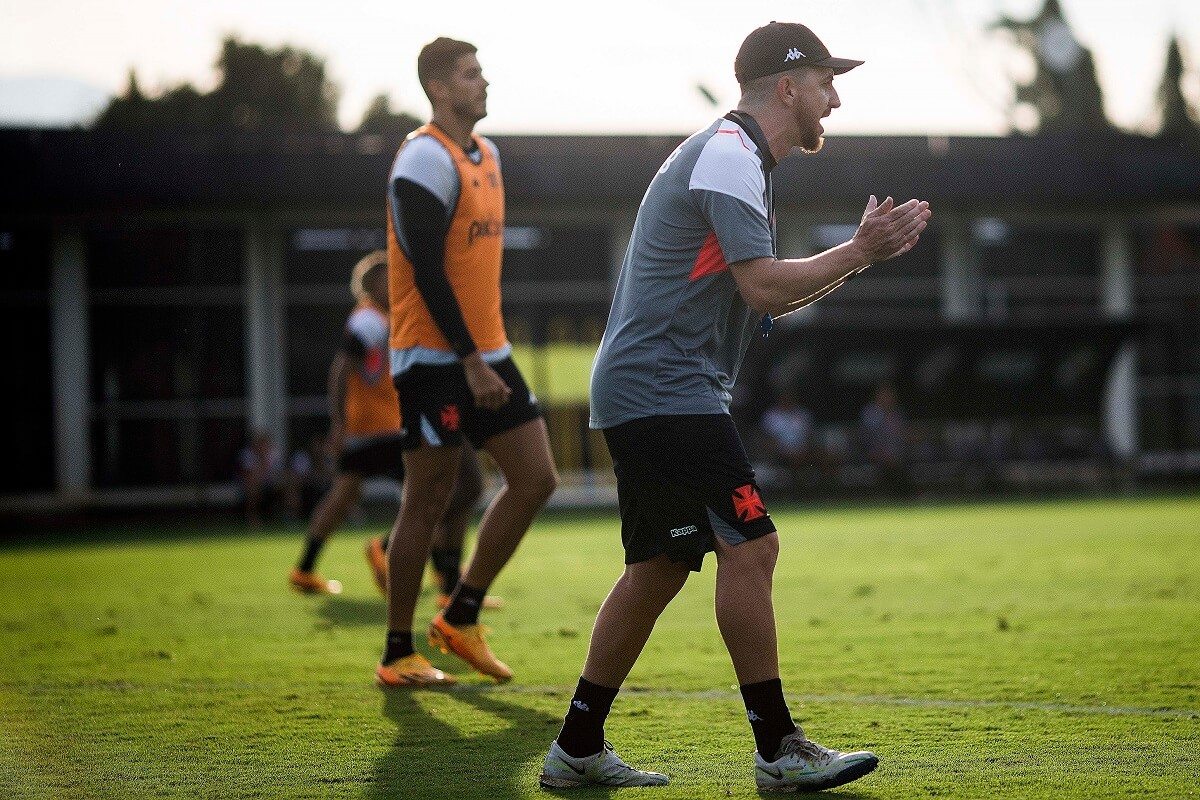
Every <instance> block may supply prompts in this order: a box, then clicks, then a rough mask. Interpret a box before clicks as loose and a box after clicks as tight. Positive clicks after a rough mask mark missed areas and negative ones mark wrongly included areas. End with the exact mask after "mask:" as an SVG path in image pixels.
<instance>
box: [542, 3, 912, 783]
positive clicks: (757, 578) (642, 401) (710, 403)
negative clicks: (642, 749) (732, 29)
mask: <svg viewBox="0 0 1200 800" xmlns="http://www.w3.org/2000/svg"><path fill="white" fill-rule="evenodd" d="M861 63H862V62H861V61H853V60H849V59H842V58H833V57H831V56H830V55H829V51H828V49H826V47H825V46H824V45H823V44H822V43H821V41H820V40H819V39H818V38H817V37H816V36H815V35H814V34H813V33H812V31H810V30H809V29H808V28H806V27H804V26H803V25H797V24H786V23H776V22H772V23H771V24H769V25H765V26H763V27H761V28H758V29H756V30H755V31H753V32H751V33H750V35H749V36H748V37H746V40H745V41H744V42H743V43H742V46H741V49H740V50H739V51H738V55H737V58H736V60H735V63H734V72H735V75H736V77H737V80H738V83H739V84H740V86H741V93H742V94H741V101H740V102H739V104H738V108H737V110H735V111H731V112H730V113H729V114H727V115H725V117H723V118H721V119H718V120H717V121H715V122H713V123H712V124H711V125H709V126H708V127H707V128H706V129H705V130H703V131H700V132H699V133H696V134H695V135H693V136H691V137H690V138H688V139H687V140H686V141H685V142H683V144H681V145H680V146H679V147H678V148H677V149H676V150H675V152H674V153H672V154H671V156H670V157H669V158H668V159H667V161H666V163H664V164H663V166H662V168H661V169H660V170H659V172H658V174H657V175H656V176H655V177H654V179H653V180H652V181H651V183H650V188H649V189H648V190H647V192H646V195H645V197H644V199H643V200H642V205H641V207H640V208H639V210H638V214H637V220H636V222H635V223H634V229H633V235H632V237H631V239H630V243H629V248H628V250H627V251H626V254H625V261H624V264H623V266H622V268H621V275H620V278H619V279H618V281H617V288H616V294H615V297H614V299H613V305H612V310H611V312H610V314H609V319H608V326H607V328H606V330H605V332H604V337H603V340H602V341H601V344H600V350H599V352H598V353H597V356H596V362H595V366H594V367H593V372H592V385H591V414H592V417H591V426H592V427H593V428H599V429H601V430H602V431H603V432H604V437H605V441H606V442H607V443H608V447H609V450H610V452H611V453H612V458H613V470H614V471H615V472H616V476H617V493H618V497H619V501H620V509H621V538H622V542H623V544H624V546H625V564H626V566H625V572H624V574H623V575H622V576H621V577H620V578H619V579H618V580H617V583H616V585H615V586H614V587H613V589H612V592H611V593H610V594H609V595H608V598H607V599H606V600H605V601H604V604H603V606H601V608H600V612H599V614H598V616H597V618H596V624H595V627H594V629H593V631H592V639H591V644H590V647H589V648H588V655H587V661H586V663H585V664H584V668H583V675H582V676H581V677H580V679H579V684H578V688H577V689H576V690H575V695H574V697H573V698H572V699H571V704H570V706H569V708H568V710H567V716H566V720H565V722H564V724H563V727H562V730H561V732H560V733H559V735H558V738H557V740H556V741H555V742H554V743H552V744H551V746H550V752H549V753H548V754H547V755H546V759H545V763H544V767H543V771H542V774H541V784H542V786H544V787H547V788H569V787H575V786H583V785H588V784H598V785H603V786H653V785H661V784H665V783H667V780H668V779H667V776H666V775H662V774H659V773H656V772H644V771H641V770H637V769H634V768H632V767H630V766H629V765H627V764H626V763H625V762H624V761H622V760H621V759H620V757H619V756H617V754H616V753H615V752H614V751H613V749H612V747H611V746H610V745H608V744H607V742H606V741H605V737H604V722H605V718H606V717H607V715H608V712H609V709H610V708H611V706H612V702H613V700H614V698H615V697H616V695H617V692H618V689H619V688H620V686H621V684H622V683H623V682H624V681H625V678H626V677H627V676H628V674H629V671H630V669H632V667H633V664H634V662H635V661H636V660H637V657H638V655H639V654H640V653H641V651H642V648H643V647H644V646H645V644H646V641H647V639H648V638H649V636H650V632H651V630H652V629H653V627H654V623H655V621H656V620H657V619H658V617H659V615H660V614H661V613H662V611H663V609H664V608H666V606H667V604H668V603H669V602H670V601H671V599H672V598H674V597H675V595H676V594H677V593H678V592H679V590H680V589H681V588H682V587H683V584H684V582H685V581H686V580H687V578H688V575H689V574H690V572H691V571H698V570H699V569H700V566H701V564H702V562H703V559H704V556H705V554H706V553H707V552H708V551H710V550H715V551H716V558H717V592H716V616H717V624H718V627H719V628H720V631H721V635H722V637H723V638H724V640H725V646H726V648H727V649H728V650H729V655H730V657H731V659H732V661H733V667H734V671H735V673H736V674H737V678H738V683H739V684H740V685H741V693H742V697H743V699H744V700H745V705H746V714H747V717H748V719H749V721H750V727H751V729H752V731H753V734H754V741H755V746H756V750H757V752H756V753H755V757H754V760H755V779H756V782H757V784H758V788H759V789H761V790H778V791H795V790H797V789H806V790H813V789H824V788H829V787H832V786H838V785H841V784H843V783H847V782H849V781H852V780H855V779H856V778H859V777H861V776H863V775H865V774H867V773H868V772H870V771H871V770H873V769H874V768H875V766H876V765H877V764H878V759H877V758H876V757H875V756H874V755H873V754H871V753H868V752H855V753H841V752H838V751H837V750H831V749H829V748H826V747H823V746H821V745H819V744H817V743H816V742H813V741H811V740H810V739H808V738H807V737H806V736H805V734H804V732H803V731H802V730H801V729H800V728H798V727H797V726H796V724H795V723H794V722H793V721H792V718H791V714H790V712H789V711H788V707H787V703H786V702H785V700H784V696H783V688H782V684H781V682H780V679H779V655H778V648H777V640H776V635H775V616H774V610H773V608H772V605H771V579H772V574H773V572H774V569H775V561H776V558H777V555H778V552H779V537H778V534H777V533H776V530H775V525H774V523H773V522H772V521H771V517H770V515H769V514H768V513H767V509H766V506H765V504H764V503H763V500H762V497H761V496H760V494H759V491H758V486H757V485H756V483H755V480H754V472H753V470H752V469H751V467H750V464H749V461H748V460H747V457H746V453H745V450H744V448H743V446H742V442H741V439H740V438H739V436H738V432H737V430H736V429H735V428H734V425H733V420H732V418H731V417H730V416H729V402H730V390H731V389H732V387H733V384H734V381H735V379H736V378H737V373H738V368H739V365H740V364H741V361H742V357H743V355H744V353H745V350H746V347H747V345H748V344H749V342H750V340H751V339H752V337H753V336H754V335H755V333H756V332H757V331H759V330H762V331H764V332H765V331H766V330H767V329H769V327H770V322H771V318H772V316H773V315H774V316H778V315H781V314H786V313H787V312H789V311H793V310H795V309H796V308H799V307H801V306H803V305H805V304H807V303H810V302H812V301H814V300H816V299H818V298H820V297H822V296H823V295H825V294H827V293H828V292H831V291H833V290H834V289H836V288H837V287H838V286H840V285H841V284H842V283H844V282H845V281H846V280H848V279H849V278H850V277H852V276H853V275H855V274H857V273H859V272H861V271H862V270H864V269H866V268H867V267H868V266H869V265H871V264H872V263H875V262H878V261H883V260H885V259H888V258H892V257H893V256H897V255H900V254H901V253H904V252H907V251H908V250H910V249H911V248H912V247H913V246H914V245H915V244H916V243H917V239H918V237H919V236H920V233H921V231H922V230H924V229H925V226H926V224H927V222H928V220H929V218H930V214H931V212H930V210H929V207H928V204H927V203H925V202H919V201H917V200H910V201H909V202H907V203H904V204H902V205H895V204H894V203H893V201H892V199H891V198H890V197H889V198H887V199H886V200H884V201H883V202H882V203H877V202H876V199H875V197H874V196H873V195H872V197H871V198H870V200H869V201H868V203H867V206H866V210H865V212H864V213H863V216H862V220H861V223H860V225H859V227H858V230H857V232H856V233H855V234H854V236H853V237H852V238H851V239H850V241H848V242H846V243H844V244H841V245H839V246H837V247H834V248H832V249H830V250H827V251H825V252H823V253H820V254H818V255H815V256H813V257H811V258H805V259H786V260H781V259H778V258H777V257H776V250H775V211H774V207H773V205H774V198H773V195H772V190H771V171H772V169H773V168H774V167H775V165H776V163H777V162H778V161H779V160H780V159H782V158H784V157H786V156H787V155H788V154H789V153H790V152H791V150H792V149H793V148H796V147H799V148H801V149H803V150H805V151H808V152H815V151H817V150H819V149H820V148H821V146H822V144H823V138H822V135H823V133H824V129H823V128H822V127H821V122H820V121H821V119H822V118H823V117H825V116H828V114H829V113H830V112H831V111H832V110H833V109H835V108H838V107H839V106H840V105H841V103H840V101H839V99H838V94H837V91H836V90H835V89H834V87H833V79H834V76H835V75H838V74H841V73H843V72H846V71H847V70H850V69H853V68H854V67H856V66H858V65H859V64H861Z"/></svg>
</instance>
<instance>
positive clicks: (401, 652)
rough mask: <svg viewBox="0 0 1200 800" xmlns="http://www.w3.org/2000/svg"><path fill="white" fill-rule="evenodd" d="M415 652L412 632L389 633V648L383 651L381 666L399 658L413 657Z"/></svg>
mask: <svg viewBox="0 0 1200 800" xmlns="http://www.w3.org/2000/svg"><path fill="white" fill-rule="evenodd" d="M415 652H416V651H415V650H413V643H412V631H388V633H387V646H386V647H384V649H383V659H382V660H381V661H380V662H379V663H381V664H390V663H392V662H393V661H395V660H396V659H397V658H404V657H405V656H411V655H412V654H413V653H415Z"/></svg>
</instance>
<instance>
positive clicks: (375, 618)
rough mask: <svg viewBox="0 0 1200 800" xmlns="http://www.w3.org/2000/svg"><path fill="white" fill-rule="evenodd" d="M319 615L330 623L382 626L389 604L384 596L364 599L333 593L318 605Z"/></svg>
mask: <svg viewBox="0 0 1200 800" xmlns="http://www.w3.org/2000/svg"><path fill="white" fill-rule="evenodd" d="M316 611H317V616H318V617H320V618H321V619H322V620H324V621H325V622H328V623H329V624H330V625H339V626H350V625H374V626H375V627H377V628H382V627H383V624H384V620H385V618H386V616H387V604H386V603H385V602H384V600H383V598H382V597H372V598H370V599H363V598H358V597H340V596H338V595H332V596H330V597H326V598H325V602H323V603H321V604H320V605H319V606H318V607H317V610H316Z"/></svg>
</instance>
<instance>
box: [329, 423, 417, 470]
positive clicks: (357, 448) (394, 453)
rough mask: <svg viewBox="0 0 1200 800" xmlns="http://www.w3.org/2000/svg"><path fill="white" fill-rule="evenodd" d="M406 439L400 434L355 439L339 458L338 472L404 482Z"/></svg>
mask: <svg viewBox="0 0 1200 800" xmlns="http://www.w3.org/2000/svg"><path fill="white" fill-rule="evenodd" d="M403 454H404V437H403V436H401V435H400V434H399V433H388V434H384V435H382V436H370V437H366V438H362V439H354V440H352V441H351V442H350V443H349V444H347V445H346V446H345V447H343V448H342V452H341V454H340V455H339V456H338V460H337V468H338V472H352V473H354V474H355V475H361V476H362V477H364V478H370V477H373V476H375V475H383V476H385V477H388V478H391V479H393V480H396V481H402V480H404V455H403Z"/></svg>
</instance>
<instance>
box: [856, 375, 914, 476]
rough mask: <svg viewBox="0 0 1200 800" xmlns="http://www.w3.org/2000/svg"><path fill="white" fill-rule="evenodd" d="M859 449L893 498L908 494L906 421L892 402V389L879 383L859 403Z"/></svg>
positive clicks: (894, 395) (894, 398) (893, 388)
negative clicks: (868, 399) (864, 401)
mask: <svg viewBox="0 0 1200 800" xmlns="http://www.w3.org/2000/svg"><path fill="white" fill-rule="evenodd" d="M859 424H860V427H861V430H862V437H863V449H864V451H865V453H866V457H867V460H868V461H869V462H870V463H871V464H873V465H875V468H876V469H877V470H878V471H879V482H880V485H881V486H883V487H884V489H885V490H886V491H888V492H889V493H890V494H892V495H893V496H895V497H900V496H903V495H905V494H907V493H908V465H907V462H906V461H905V455H906V453H905V445H906V444H907V441H908V423H907V421H906V420H905V418H904V412H902V411H901V410H900V408H899V407H898V406H897V403H896V389H895V387H893V386H892V385H891V384H890V383H884V384H880V386H879V387H878V388H877V389H876V390H875V397H874V398H873V399H872V400H871V402H869V403H867V404H866V405H865V406H863V409H862V413H861V414H860V415H859Z"/></svg>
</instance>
